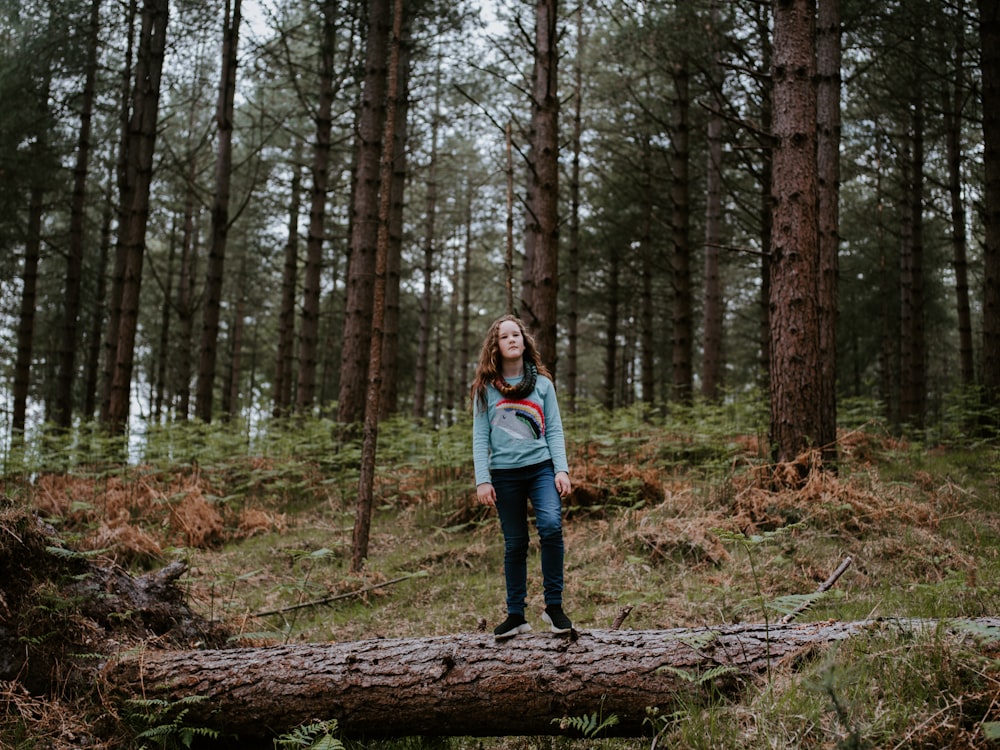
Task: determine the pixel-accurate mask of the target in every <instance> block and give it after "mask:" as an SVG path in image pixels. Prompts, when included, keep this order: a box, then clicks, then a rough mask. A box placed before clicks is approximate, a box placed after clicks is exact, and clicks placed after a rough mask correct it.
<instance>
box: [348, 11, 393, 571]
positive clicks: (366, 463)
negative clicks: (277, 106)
mask: <svg viewBox="0 0 1000 750" xmlns="http://www.w3.org/2000/svg"><path fill="white" fill-rule="evenodd" d="M392 13H393V19H392V31H391V36H390V39H391V41H390V54H389V70H388V76H387V79H386V105H387V106H386V115H385V132H383V134H382V139H381V142H382V156H381V159H380V164H379V182H380V183H381V185H382V190H381V191H380V192H379V206H378V233H377V236H376V241H375V285H374V289H373V292H374V294H373V299H372V330H371V346H370V348H369V353H368V359H369V363H370V364H369V366H368V389H367V391H366V393H365V410H364V415H365V419H364V441H363V443H362V447H361V467H360V470H359V477H358V499H357V503H356V505H355V511H354V533H353V538H352V544H351V572H352V573H357V572H358V571H360V570H361V569H362V568H363V567H364V563H365V560H366V558H367V557H368V541H369V536H370V533H371V522H372V508H373V506H374V502H375V454H376V450H377V448H378V420H379V401H380V400H381V398H382V355H383V345H384V342H385V317H386V316H385V300H386V285H387V277H388V273H389V240H390V238H389V233H390V224H391V221H392V218H391V212H392V206H391V205H390V204H391V200H392V199H391V194H392V191H391V190H390V189H389V185H390V183H391V182H392V170H393V162H394V161H395V160H394V158H393V157H394V156H395V155H396V140H395V133H396V125H397V121H396V110H397V107H398V105H399V99H400V98H401V96H402V95H405V91H404V90H402V89H400V77H401V76H400V51H401V47H402V44H401V41H400V37H401V35H402V29H403V26H404V24H403V13H404V10H403V0H395V1H394V3H393V10H392Z"/></svg>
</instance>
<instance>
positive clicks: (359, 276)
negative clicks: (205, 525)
mask: <svg viewBox="0 0 1000 750" xmlns="http://www.w3.org/2000/svg"><path fill="white" fill-rule="evenodd" d="M391 23H392V8H391V6H390V3H389V0H369V2H368V24H367V29H368V30H367V33H366V35H365V39H366V45H365V77H364V82H363V83H362V88H361V106H360V113H359V115H358V128H357V139H356V148H357V155H356V157H355V168H354V178H353V185H352V190H351V237H350V257H349V258H348V270H347V296H346V303H345V310H344V348H343V356H342V366H341V371H340V396H339V399H338V402H339V412H338V414H337V418H338V419H339V420H340V421H341V422H345V423H348V424H351V423H360V422H362V421H363V420H364V414H365V404H366V398H365V394H366V384H367V382H368V368H369V364H370V359H369V355H370V354H371V346H370V344H371V331H372V302H373V299H374V283H375V244H376V241H377V237H378V208H379V199H380V189H381V187H382V186H381V185H380V183H379V159H380V157H381V152H382V136H383V132H382V131H383V127H384V125H385V116H386V115H385V113H386V102H385V92H386V86H387V81H388V62H387V60H388V48H389V35H390V25H391ZM385 188H386V189H388V186H385Z"/></svg>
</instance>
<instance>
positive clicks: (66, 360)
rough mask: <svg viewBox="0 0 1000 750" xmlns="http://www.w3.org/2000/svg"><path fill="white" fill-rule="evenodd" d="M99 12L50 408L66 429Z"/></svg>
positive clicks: (94, 18) (94, 12)
mask: <svg viewBox="0 0 1000 750" xmlns="http://www.w3.org/2000/svg"><path fill="white" fill-rule="evenodd" d="M100 16H101V0H91V5H90V20H89V24H88V27H87V61H86V71H85V73H84V84H83V97H82V98H81V101H80V133H79V135H78V137H77V149H76V165H75V166H74V168H73V199H72V208H71V209H70V228H69V252H68V253H67V256H66V291H65V300H64V308H63V326H62V341H61V344H60V347H59V375H58V391H57V395H56V399H55V408H54V409H53V411H54V414H53V421H55V423H56V424H57V425H59V426H60V427H62V428H64V429H68V428H69V427H70V426H71V425H72V423H73V383H74V381H75V379H76V348H77V331H78V330H79V326H80V297H81V288H82V285H83V254H84V253H83V250H84V234H85V230H84V214H85V212H86V204H87V175H88V171H89V168H90V147H91V143H90V134H91V130H92V126H91V123H92V120H93V114H94V99H95V97H96V93H95V91H96V88H97V86H96V80H97V52H98V49H97V48H98V42H99V37H100V20H101V19H100Z"/></svg>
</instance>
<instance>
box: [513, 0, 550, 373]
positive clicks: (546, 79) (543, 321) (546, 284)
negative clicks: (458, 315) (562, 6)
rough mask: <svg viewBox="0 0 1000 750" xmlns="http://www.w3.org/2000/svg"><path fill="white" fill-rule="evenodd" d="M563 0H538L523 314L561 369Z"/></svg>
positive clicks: (543, 352) (546, 355)
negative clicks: (560, 67)
mask: <svg viewBox="0 0 1000 750" xmlns="http://www.w3.org/2000/svg"><path fill="white" fill-rule="evenodd" d="M557 18H558V0H536V2H535V45H534V72H533V77H532V88H531V135H530V152H529V156H528V187H527V190H526V195H527V199H528V201H527V209H528V212H527V216H526V226H525V248H526V251H527V252H526V254H525V255H526V257H525V265H524V269H523V272H522V278H523V284H522V289H523V290H524V291H523V292H522V297H523V299H522V307H523V309H522V311H521V317H522V319H523V320H524V323H525V325H526V326H527V328H528V329H529V330H530V331H531V332H532V334H533V335H534V337H535V343H536V344H537V345H538V353H539V355H540V356H541V358H542V362H544V363H545V366H546V367H548V368H549V370H550V371H551V372H552V373H553V375H555V372H556V358H557V353H556V309H557V298H558V292H559V93H558V80H557V78H558V63H559V46H558V41H559V37H558V33H557V30H556V23H557Z"/></svg>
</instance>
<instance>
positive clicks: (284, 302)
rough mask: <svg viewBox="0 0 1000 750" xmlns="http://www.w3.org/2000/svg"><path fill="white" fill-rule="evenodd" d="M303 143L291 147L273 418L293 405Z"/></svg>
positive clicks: (299, 142) (297, 142)
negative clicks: (290, 177) (286, 236)
mask: <svg viewBox="0 0 1000 750" xmlns="http://www.w3.org/2000/svg"><path fill="white" fill-rule="evenodd" d="M301 154H302V143H301V141H296V142H295V145H294V146H293V148H292V160H291V165H290V166H291V169H292V183H291V186H290V188H289V193H290V195H289V204H288V238H287V240H286V241H285V254H284V265H283V266H282V272H281V309H280V312H279V313H278V353H277V356H276V357H275V363H274V406H273V410H272V414H273V416H275V417H283V416H287V415H288V410H289V407H290V406H291V405H292V372H293V368H294V364H295V292H296V284H297V282H298V274H299V209H300V208H301V206H302V167H301V164H300V162H301V160H302V155H301Z"/></svg>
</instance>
